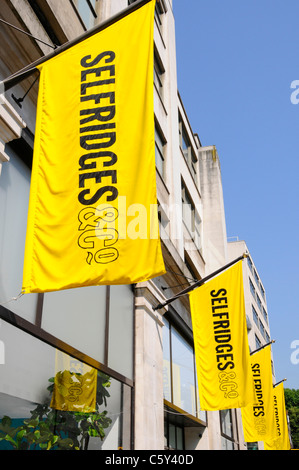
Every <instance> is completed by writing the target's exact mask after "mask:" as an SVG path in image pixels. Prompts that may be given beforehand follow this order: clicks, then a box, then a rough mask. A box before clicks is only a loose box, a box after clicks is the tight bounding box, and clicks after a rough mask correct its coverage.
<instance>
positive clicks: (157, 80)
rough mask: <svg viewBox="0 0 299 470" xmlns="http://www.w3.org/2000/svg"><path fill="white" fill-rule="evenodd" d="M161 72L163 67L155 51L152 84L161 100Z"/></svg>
mask: <svg viewBox="0 0 299 470" xmlns="http://www.w3.org/2000/svg"><path fill="white" fill-rule="evenodd" d="M163 74H164V69H163V67H162V64H161V61H160V59H159V58H158V56H157V53H156V54H155V58H154V84H155V86H156V89H157V91H158V93H159V96H160V97H161V98H162V100H163Z"/></svg>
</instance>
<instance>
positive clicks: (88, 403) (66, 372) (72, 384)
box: [50, 350, 97, 413]
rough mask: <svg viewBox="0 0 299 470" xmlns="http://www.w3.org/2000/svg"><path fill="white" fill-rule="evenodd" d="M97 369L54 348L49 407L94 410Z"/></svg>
mask: <svg viewBox="0 0 299 470" xmlns="http://www.w3.org/2000/svg"><path fill="white" fill-rule="evenodd" d="M96 393H97V370H96V369H94V368H93V367H90V366H88V365H86V364H84V363H83V362H81V361H78V360H76V359H74V358H72V357H70V356H68V355H67V354H65V353H63V352H60V351H58V350H56V365H55V377H54V390H53V394H52V400H51V404H50V407H51V408H55V409H56V410H62V411H77V412H81V413H91V412H94V411H96Z"/></svg>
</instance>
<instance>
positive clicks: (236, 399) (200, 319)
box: [189, 261, 253, 411]
mask: <svg viewBox="0 0 299 470" xmlns="http://www.w3.org/2000/svg"><path fill="white" fill-rule="evenodd" d="M189 296H190V306H191V317H192V325H193V336H194V347H195V359H196V368H197V374H198V388H199V398H200V407H201V409H202V410H205V411H208V410H224V409H229V408H240V407H242V406H245V405H247V404H248V403H250V402H252V400H253V387H252V378H251V369H250V355H249V346H248V338H247V327H246V316H245V305H244V292H243V275H242V261H239V262H237V263H236V264H235V265H233V266H232V267H231V268H229V269H227V270H226V271H224V272H223V273H222V274H220V275H219V276H217V277H215V278H214V279H212V280H211V281H209V282H207V283H206V284H204V285H202V286H201V287H198V288H197V289H195V290H194V291H192V292H191V293H190V294H189Z"/></svg>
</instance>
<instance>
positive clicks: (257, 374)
mask: <svg viewBox="0 0 299 470" xmlns="http://www.w3.org/2000/svg"><path fill="white" fill-rule="evenodd" d="M251 369H252V375H253V384H254V390H255V396H256V400H257V401H256V403H254V405H253V407H252V412H253V416H254V417H255V418H256V419H255V428H256V430H257V432H258V434H259V435H260V436H264V435H265V434H266V433H267V422H266V418H265V404H264V397H263V387H262V380H261V367H260V364H259V363H255V364H252V365H251Z"/></svg>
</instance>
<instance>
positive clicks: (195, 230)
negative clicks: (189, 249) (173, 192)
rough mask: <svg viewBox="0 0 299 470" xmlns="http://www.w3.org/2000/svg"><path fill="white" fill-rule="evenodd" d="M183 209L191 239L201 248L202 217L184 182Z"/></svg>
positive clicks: (184, 219)
mask: <svg viewBox="0 0 299 470" xmlns="http://www.w3.org/2000/svg"><path fill="white" fill-rule="evenodd" d="M182 209H183V221H184V223H185V225H186V227H187V229H188V232H189V234H190V236H191V239H192V240H193V241H194V243H195V245H196V247H197V248H198V249H199V250H201V248H202V247H201V219H200V217H199V215H198V213H197V211H196V209H195V205H194V203H193V201H192V199H191V197H190V195H189V193H188V190H187V188H186V186H185V184H184V183H183V182H182Z"/></svg>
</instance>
